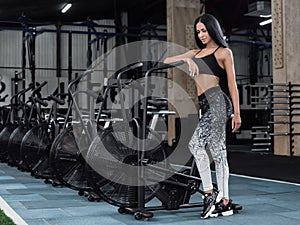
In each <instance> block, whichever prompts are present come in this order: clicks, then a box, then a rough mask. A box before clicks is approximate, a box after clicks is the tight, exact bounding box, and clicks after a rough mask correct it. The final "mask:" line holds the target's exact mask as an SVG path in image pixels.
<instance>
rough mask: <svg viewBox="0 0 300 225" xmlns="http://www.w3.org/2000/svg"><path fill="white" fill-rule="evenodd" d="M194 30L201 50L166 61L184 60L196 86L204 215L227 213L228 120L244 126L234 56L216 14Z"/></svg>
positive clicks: (194, 141)
mask: <svg viewBox="0 0 300 225" xmlns="http://www.w3.org/2000/svg"><path fill="white" fill-rule="evenodd" d="M194 31H195V39H196V43H197V46H198V47H199V49H194V50H190V51H188V52H186V53H184V54H181V55H177V56H173V57H168V58H166V59H165V61H164V63H167V64H168V63H173V62H176V61H180V60H183V61H185V62H186V63H187V64H188V67H189V72H190V76H191V77H193V78H194V80H195V84H196V88H197V93H198V101H199V108H200V110H199V113H200V116H199V117H200V119H199V123H198V125H197V127H196V130H195V132H194V134H193V136H192V138H191V140H190V142H189V149H190V151H191V153H192V154H193V156H194V158H195V161H196V164H197V168H198V170H199V173H200V177H201V180H202V185H203V190H204V192H205V196H204V207H203V212H202V214H201V217H202V218H208V217H213V216H218V215H223V216H228V215H232V214H233V211H232V209H231V200H230V199H229V190H228V180H229V168H228V163H227V151H226V124H227V120H228V119H229V118H232V123H231V124H232V132H235V131H237V130H238V129H239V128H240V126H241V117H240V107H239V95H238V90H237V84H236V77H235V68H234V62H233V55H232V52H231V50H230V49H229V48H228V45H227V43H226V42H225V40H224V38H223V33H222V30H221V27H220V24H219V22H218V21H217V19H216V18H215V17H214V16H212V15H210V14H204V15H202V16H200V17H198V18H197V19H196V20H195V23H194ZM228 95H230V97H231V99H230V98H229V97H228ZM232 105H233V107H232ZM232 110H233V117H232ZM210 157H211V158H212V159H213V160H214V162H215V169H216V178H217V185H218V190H215V189H214V188H213V185H212V179H211V170H210Z"/></svg>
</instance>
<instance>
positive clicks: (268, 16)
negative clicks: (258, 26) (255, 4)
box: [259, 14, 272, 18]
mask: <svg viewBox="0 0 300 225" xmlns="http://www.w3.org/2000/svg"><path fill="white" fill-rule="evenodd" d="M259 17H261V18H270V17H272V14H268V15H262V14H261V15H259Z"/></svg>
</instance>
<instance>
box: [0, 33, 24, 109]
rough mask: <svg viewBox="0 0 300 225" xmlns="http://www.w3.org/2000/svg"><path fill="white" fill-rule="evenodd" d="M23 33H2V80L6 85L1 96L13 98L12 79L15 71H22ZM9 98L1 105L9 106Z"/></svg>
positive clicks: (0, 35)
mask: <svg viewBox="0 0 300 225" xmlns="http://www.w3.org/2000/svg"><path fill="white" fill-rule="evenodd" d="M21 52H22V32H21V31H10V30H2V31H0V75H1V76H0V78H1V77H2V81H3V82H4V83H5V85H6V88H5V91H4V92H2V93H1V96H5V95H6V94H8V95H9V96H11V78H12V77H13V76H14V74H15V71H20V70H21V66H22V63H21V60H22V58H21V57H22V55H21ZM8 103H9V97H8V98H6V101H5V102H1V103H0V104H1V105H2V104H4V105H5V104H8Z"/></svg>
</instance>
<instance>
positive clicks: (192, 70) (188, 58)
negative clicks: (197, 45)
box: [164, 50, 199, 76]
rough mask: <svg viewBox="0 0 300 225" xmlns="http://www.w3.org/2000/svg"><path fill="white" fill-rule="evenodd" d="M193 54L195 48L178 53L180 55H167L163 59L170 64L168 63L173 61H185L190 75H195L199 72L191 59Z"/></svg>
mask: <svg viewBox="0 0 300 225" xmlns="http://www.w3.org/2000/svg"><path fill="white" fill-rule="evenodd" d="M194 56H195V50H190V51H188V52H186V53H183V54H180V55H175V56H171V57H167V58H166V59H165V60H164V63H166V64H170V63H174V62H178V61H181V60H183V61H184V62H186V63H187V64H188V67H189V72H190V76H195V75H197V74H198V73H199V69H198V66H197V65H196V63H195V62H194V61H193V60H192V58H193V57H194Z"/></svg>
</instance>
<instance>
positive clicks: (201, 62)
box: [193, 46, 229, 94]
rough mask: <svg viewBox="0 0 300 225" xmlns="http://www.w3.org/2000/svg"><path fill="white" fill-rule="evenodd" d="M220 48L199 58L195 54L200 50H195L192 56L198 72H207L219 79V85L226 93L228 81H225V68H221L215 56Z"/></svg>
mask: <svg viewBox="0 0 300 225" xmlns="http://www.w3.org/2000/svg"><path fill="white" fill-rule="evenodd" d="M219 48H220V46H219V47H218V48H217V49H216V50H215V51H214V52H213V53H211V54H209V55H206V56H204V57H201V58H197V57H196V55H198V54H199V52H201V50H200V51H199V52H197V54H196V55H195V56H194V57H193V60H194V62H195V63H196V64H197V65H198V68H199V74H200V75H201V74H209V75H213V76H216V77H218V78H219V79H220V80H219V85H220V87H221V89H222V90H223V91H224V92H225V93H226V94H229V90H228V83H227V73H226V70H225V69H223V68H222V67H221V66H220V65H219V63H218V61H217V59H216V57H215V52H216V51H217V50H218V49H219Z"/></svg>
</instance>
